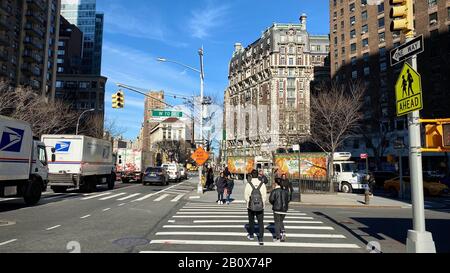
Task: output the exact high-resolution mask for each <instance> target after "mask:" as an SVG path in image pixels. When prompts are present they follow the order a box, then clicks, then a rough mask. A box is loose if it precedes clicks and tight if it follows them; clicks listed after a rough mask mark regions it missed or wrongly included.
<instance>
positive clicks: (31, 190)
mask: <svg viewBox="0 0 450 273" xmlns="http://www.w3.org/2000/svg"><path fill="white" fill-rule="evenodd" d="M41 195H42V185H41V182H40V180H39V179H37V178H36V177H33V178H31V181H30V184H29V185H28V186H27V187H26V189H25V191H24V194H23V200H24V201H25V204H27V206H34V205H36V204H37V203H38V202H39V200H41Z"/></svg>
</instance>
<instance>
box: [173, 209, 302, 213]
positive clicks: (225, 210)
mask: <svg viewBox="0 0 450 273" xmlns="http://www.w3.org/2000/svg"><path fill="white" fill-rule="evenodd" d="M179 211H180V212H212V213H214V212H247V210H246V209H245V210H243V209H237V208H236V209H214V208H212V209H180V210H179ZM288 213H296V211H294V210H291V211H289V212H288Z"/></svg>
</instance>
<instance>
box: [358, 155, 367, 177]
mask: <svg viewBox="0 0 450 273" xmlns="http://www.w3.org/2000/svg"><path fill="white" fill-rule="evenodd" d="M360 157H361V159H365V160H366V174H367V175H368V174H369V155H368V154H361V156H360Z"/></svg>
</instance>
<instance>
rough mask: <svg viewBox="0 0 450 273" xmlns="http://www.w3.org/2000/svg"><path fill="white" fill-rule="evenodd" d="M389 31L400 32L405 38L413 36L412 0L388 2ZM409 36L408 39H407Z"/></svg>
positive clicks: (392, 0)
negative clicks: (389, 3) (389, 8)
mask: <svg viewBox="0 0 450 273" xmlns="http://www.w3.org/2000/svg"><path fill="white" fill-rule="evenodd" d="M390 1H391V5H393V6H392V8H391V12H390V16H391V19H392V23H391V31H396V30H402V31H403V32H404V33H405V34H406V36H407V38H411V37H413V36H414V11H413V8H414V6H413V0H390ZM408 36H410V37H408Z"/></svg>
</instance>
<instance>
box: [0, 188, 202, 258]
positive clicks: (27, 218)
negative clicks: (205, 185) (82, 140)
mask: <svg viewBox="0 0 450 273" xmlns="http://www.w3.org/2000/svg"><path fill="white" fill-rule="evenodd" d="M196 186H197V185H196V183H195V182H192V180H186V181H184V182H181V183H172V184H171V185H169V186H142V185H140V184H126V185H124V184H118V185H117V187H116V189H115V190H112V191H108V190H107V189H102V188H101V187H100V186H99V190H98V192H95V193H91V194H82V193H79V192H69V193H67V194H54V193H52V191H51V190H50V191H49V192H47V193H46V194H45V195H44V197H43V199H42V200H41V202H40V204H39V205H38V206H35V207H26V206H25V205H24V204H23V201H22V200H21V199H13V200H8V199H0V253H1V252H3V253H4V252H44V253H45V252H51V253H55V252H56V253H65V252H66V253H67V252H72V251H78V250H80V251H81V252H87V253H89V252H108V253H123V252H133V248H134V247H135V246H136V245H139V244H148V240H147V239H146V238H147V237H148V235H149V234H151V233H152V232H153V229H154V228H155V227H156V226H158V224H159V223H160V222H161V221H163V220H165V217H166V215H170V213H171V211H172V210H174V209H176V207H177V206H178V205H179V204H181V203H183V202H184V201H183V199H184V198H188V196H189V194H190V193H192V192H194V193H195V190H196Z"/></svg>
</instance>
